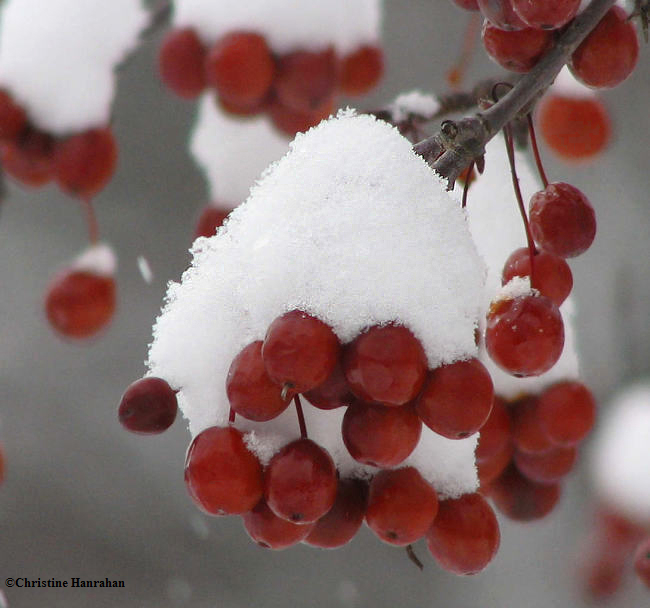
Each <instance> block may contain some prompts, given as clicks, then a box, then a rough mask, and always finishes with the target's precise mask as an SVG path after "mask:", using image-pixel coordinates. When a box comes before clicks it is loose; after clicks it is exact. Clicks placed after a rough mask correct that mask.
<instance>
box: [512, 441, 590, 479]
mask: <svg viewBox="0 0 650 608" xmlns="http://www.w3.org/2000/svg"><path fill="white" fill-rule="evenodd" d="M576 456H577V452H576V449H575V448H571V447H568V448H563V447H558V448H553V449H551V450H549V451H548V452H543V453H541V454H527V453H526V452H519V451H516V452H515V454H514V458H513V461H514V463H515V466H516V467H517V469H518V470H519V472H520V473H521V474H522V475H523V476H524V477H526V478H527V479H530V480H531V481H536V482H538V483H555V482H557V481H560V479H562V478H563V477H566V475H568V474H569V473H570V472H571V469H573V465H574V464H575V461H576Z"/></svg>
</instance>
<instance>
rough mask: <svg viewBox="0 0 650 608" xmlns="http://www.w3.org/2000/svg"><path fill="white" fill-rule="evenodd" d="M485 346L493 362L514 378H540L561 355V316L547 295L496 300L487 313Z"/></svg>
mask: <svg viewBox="0 0 650 608" xmlns="http://www.w3.org/2000/svg"><path fill="white" fill-rule="evenodd" d="M485 347H486V349H487V351H488V354H489V355H490V358H491V359H492V361H494V362H495V363H496V364H497V365H498V366H499V367H500V368H501V369H503V370H505V371H507V372H508V373H510V374H512V375H513V376H517V377H527V376H539V375H540V374H543V373H544V372H546V371H548V370H549V369H551V367H553V365H555V363H556V362H557V360H558V359H559V358H560V355H561V354H562V349H563V348H564V323H563V322H562V315H561V314H560V311H559V309H558V307H557V305H556V304H555V303H554V302H553V300H551V299H550V298H547V297H546V296H541V295H527V296H517V297H515V298H508V299H503V300H497V301H496V302H493V303H492V305H491V306H490V310H489V312H488V314H487V327H486V330H485Z"/></svg>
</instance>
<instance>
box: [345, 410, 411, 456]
mask: <svg viewBox="0 0 650 608" xmlns="http://www.w3.org/2000/svg"><path fill="white" fill-rule="evenodd" d="M421 432H422V422H421V421H420V418H419V417H418V415H417V414H416V413H415V410H414V409H413V407H412V406H411V405H403V406H401V407H386V406H384V405H380V404H370V403H363V402H362V401H357V402H356V403H354V404H353V405H351V406H350V407H348V409H347V410H346V412H345V415H344V416H343V424H342V427H341V434H342V435H343V443H345V447H346V448H347V449H348V452H350V455H351V456H352V458H354V459H355V460H357V461H359V462H362V463H364V464H369V465H371V466H375V467H383V468H388V467H394V466H397V465H398V464H400V463H401V462H402V461H403V460H404V459H405V458H407V457H408V456H409V455H410V454H411V452H412V451H413V450H414V449H415V446H416V445H417V444H418V441H419V440H420V433H421Z"/></svg>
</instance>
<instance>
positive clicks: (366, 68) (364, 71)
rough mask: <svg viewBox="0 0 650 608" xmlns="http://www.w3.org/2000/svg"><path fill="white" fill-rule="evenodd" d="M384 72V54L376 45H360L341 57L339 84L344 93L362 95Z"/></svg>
mask: <svg viewBox="0 0 650 608" xmlns="http://www.w3.org/2000/svg"><path fill="white" fill-rule="evenodd" d="M383 73H384V55H383V53H382V52H381V49H380V48H379V47H376V46H370V45H366V46H362V47H360V48H358V49H357V50H356V51H354V52H352V53H350V54H349V55H346V56H345V57H343V61H342V62H341V74H340V77H339V86H340V87H341V90H342V91H343V92H344V93H345V94H346V95H363V94H364V93H367V92H368V91H370V89H372V88H374V87H375V86H377V83H378V82H379V81H380V80H381V77H382V75H383Z"/></svg>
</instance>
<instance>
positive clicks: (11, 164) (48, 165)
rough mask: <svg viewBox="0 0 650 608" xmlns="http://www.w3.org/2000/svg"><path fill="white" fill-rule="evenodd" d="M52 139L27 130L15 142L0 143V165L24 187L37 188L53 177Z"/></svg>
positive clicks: (38, 132) (41, 133) (46, 135)
mask: <svg viewBox="0 0 650 608" xmlns="http://www.w3.org/2000/svg"><path fill="white" fill-rule="evenodd" d="M53 160H54V139H53V138H52V137H51V136H50V135H48V134H47V133H43V132H42V131H37V130H35V129H27V130H26V131H24V132H23V133H22V135H21V136H20V137H19V138H17V139H16V140H15V141H3V142H0V165H1V166H2V168H3V169H4V170H5V171H6V172H7V174H8V175H10V176H11V177H13V178H14V179H17V180H18V181H19V182H21V183H22V184H24V185H25V186H31V187H34V188H37V187H39V186H43V185H45V184H47V183H48V182H49V181H50V180H51V179H52V178H53V176H54V162H53Z"/></svg>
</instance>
